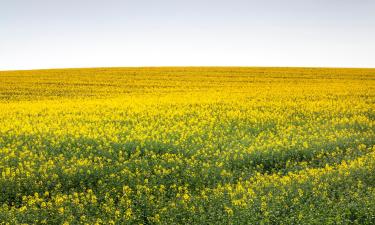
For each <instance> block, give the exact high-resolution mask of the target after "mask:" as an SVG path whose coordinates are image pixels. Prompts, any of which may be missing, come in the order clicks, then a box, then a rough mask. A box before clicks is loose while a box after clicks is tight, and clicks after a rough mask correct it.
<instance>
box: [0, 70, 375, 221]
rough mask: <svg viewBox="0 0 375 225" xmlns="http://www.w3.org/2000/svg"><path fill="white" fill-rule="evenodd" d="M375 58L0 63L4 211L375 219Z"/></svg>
mask: <svg viewBox="0 0 375 225" xmlns="http://www.w3.org/2000/svg"><path fill="white" fill-rule="evenodd" d="M374 124H375V69H323V68H322V69H320V68H236V67H233V68H230V67H223V68H216V67H204V68H188V67H187V68H173V67H171V68H168V67H165V68H97V69H65V70H34V71H8V72H0V224H1V223H4V224H6V223H9V224H22V223H29V224H33V223H35V224H64V223H65V224H95V223H97V224H145V225H146V224H375V129H374Z"/></svg>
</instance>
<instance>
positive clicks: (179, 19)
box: [0, 0, 375, 70]
mask: <svg viewBox="0 0 375 225" xmlns="http://www.w3.org/2000/svg"><path fill="white" fill-rule="evenodd" d="M103 66H104V67H110V66H328V67H374V68H375V0H247V1H245V0H226V1H224V0H132V1H129V0H122V1H121V0H100V1H99V0H0V70H11V69H37V68H66V67H103Z"/></svg>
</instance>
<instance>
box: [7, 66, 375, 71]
mask: <svg viewBox="0 0 375 225" xmlns="http://www.w3.org/2000/svg"><path fill="white" fill-rule="evenodd" d="M116 68H124V69H126V68H134V69H144V68H291V69H293V68H296V69H298V68H300V69H304V68H305V69H375V67H351V66H348V67H341V66H243V65H242V66H212V65H210V66H196V65H194V66H191V65H190V66H188V65H178V66H176V65H174V66H165V65H164V66H93V67H49V68H30V69H0V72H16V71H40V70H74V69H116Z"/></svg>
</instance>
